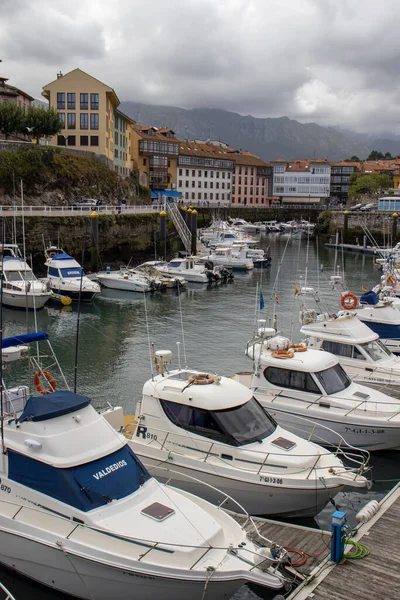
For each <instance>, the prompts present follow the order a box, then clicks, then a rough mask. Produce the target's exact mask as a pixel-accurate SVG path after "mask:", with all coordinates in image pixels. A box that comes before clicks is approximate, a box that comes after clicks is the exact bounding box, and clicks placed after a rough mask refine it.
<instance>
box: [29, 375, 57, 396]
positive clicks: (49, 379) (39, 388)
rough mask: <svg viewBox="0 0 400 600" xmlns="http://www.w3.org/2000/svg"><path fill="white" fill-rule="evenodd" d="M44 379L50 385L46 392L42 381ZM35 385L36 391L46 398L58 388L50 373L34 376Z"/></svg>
mask: <svg viewBox="0 0 400 600" xmlns="http://www.w3.org/2000/svg"><path fill="white" fill-rule="evenodd" d="M41 376H42V377H44V378H45V379H46V380H47V382H48V384H49V389H48V390H46V389H45V388H44V387H43V385H42V383H41V380H40V377H41ZM33 385H34V386H35V389H36V391H37V392H39V394H42V396H45V395H46V394H51V392H54V390H55V389H56V387H57V381H56V380H55V379H54V377H53V375H52V374H51V373H49V371H39V372H37V373H35V374H34V376H33Z"/></svg>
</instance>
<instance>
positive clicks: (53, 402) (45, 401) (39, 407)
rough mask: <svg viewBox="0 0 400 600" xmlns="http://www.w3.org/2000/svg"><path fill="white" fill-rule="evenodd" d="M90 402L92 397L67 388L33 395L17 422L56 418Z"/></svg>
mask: <svg viewBox="0 0 400 600" xmlns="http://www.w3.org/2000/svg"><path fill="white" fill-rule="evenodd" d="M88 404H90V398H87V397H86V396H81V395H80V394H74V393H73V392H69V391H67V390H60V391H57V392H52V393H51V394H46V395H45V396H39V397H34V396H32V397H31V398H29V400H28V402H27V403H26V406H25V409H24V412H23V413H22V415H21V416H20V417H19V419H17V423H22V422H23V421H47V420H48V419H55V418H56V417H61V416H62V415H67V414H68V413H71V412H73V411H74V410H80V409H81V408H85V406H88Z"/></svg>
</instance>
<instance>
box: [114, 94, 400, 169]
mask: <svg viewBox="0 0 400 600" xmlns="http://www.w3.org/2000/svg"><path fill="white" fill-rule="evenodd" d="M120 108H121V110H122V111H123V112H125V113H126V114H127V115H129V116H130V117H131V118H132V119H134V120H135V121H136V122H137V123H140V124H146V125H155V126H156V127H170V128H171V129H173V130H174V131H175V133H176V136H177V137H178V138H180V139H202V140H206V139H217V140H221V141H223V142H226V143H227V144H229V145H230V146H232V147H233V148H237V149H240V150H243V151H245V150H247V151H250V152H253V153H254V154H256V155H257V156H260V157H261V158H263V159H264V160H272V159H274V158H284V159H288V160H290V159H292V160H293V159H297V158H303V159H304V158H327V159H328V160H333V161H335V160H343V159H345V158H350V157H351V156H353V155H355V156H358V157H359V158H361V159H365V158H367V156H368V155H369V154H370V152H371V150H379V151H380V152H391V153H392V154H393V152H395V155H397V154H400V141H396V140H385V139H383V140H378V141H377V144H378V143H379V144H378V146H379V147H377V146H376V144H375V141H374V140H373V139H371V138H369V137H368V136H367V137H366V138H365V139H364V138H362V137H361V139H357V135H358V134H355V133H354V135H352V132H350V131H348V130H340V129H339V128H333V127H322V126H320V125H317V124H316V123H299V122H298V121H295V120H293V119H289V118H288V117H278V118H269V117H268V118H257V117H252V116H250V115H247V116H243V115H240V114H238V113H234V112H229V111H226V110H221V109H214V108H193V109H185V108H178V107H175V106H158V105H150V104H140V103H137V102H121V105H120Z"/></svg>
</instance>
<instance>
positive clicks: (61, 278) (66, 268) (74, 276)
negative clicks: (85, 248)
mask: <svg viewBox="0 0 400 600" xmlns="http://www.w3.org/2000/svg"><path fill="white" fill-rule="evenodd" d="M45 256H46V262H45V266H46V267H47V279H46V281H48V283H49V286H50V289H51V290H52V291H53V292H54V293H55V294H59V295H60V296H64V297H67V298H71V300H72V301H73V302H78V301H79V299H80V300H81V302H92V300H93V298H94V297H95V295H96V294H99V293H100V291H101V290H100V285H99V284H98V283H96V281H92V280H91V279H89V278H88V277H87V276H86V275H85V273H84V272H83V269H82V267H81V265H80V264H79V263H78V262H77V261H76V260H75V259H74V258H73V257H72V256H70V255H69V254H66V253H65V252H64V250H62V249H61V248H57V247H56V246H50V247H49V248H47V249H46V250H45Z"/></svg>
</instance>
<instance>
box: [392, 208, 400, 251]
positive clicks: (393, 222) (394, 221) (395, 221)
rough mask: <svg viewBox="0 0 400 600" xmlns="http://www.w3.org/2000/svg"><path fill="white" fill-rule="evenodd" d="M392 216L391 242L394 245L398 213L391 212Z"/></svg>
mask: <svg viewBox="0 0 400 600" xmlns="http://www.w3.org/2000/svg"><path fill="white" fill-rule="evenodd" d="M392 218H393V221H392V244H393V246H395V245H396V243H397V222H398V218H399V215H398V214H397V213H393V215H392Z"/></svg>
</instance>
